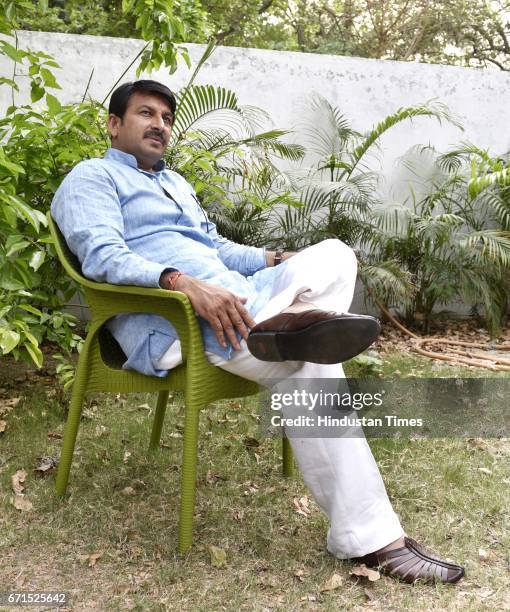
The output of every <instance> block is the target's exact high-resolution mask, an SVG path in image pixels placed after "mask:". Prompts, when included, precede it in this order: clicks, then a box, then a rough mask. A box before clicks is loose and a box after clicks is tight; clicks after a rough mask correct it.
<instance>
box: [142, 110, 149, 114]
mask: <svg viewBox="0 0 510 612" xmlns="http://www.w3.org/2000/svg"><path fill="white" fill-rule="evenodd" d="M141 114H142V115H150V112H149V111H148V110H143V111H141Z"/></svg>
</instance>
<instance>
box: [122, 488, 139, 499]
mask: <svg viewBox="0 0 510 612" xmlns="http://www.w3.org/2000/svg"><path fill="white" fill-rule="evenodd" d="M121 493H122V495H125V496H126V497H130V496H132V495H136V491H135V490H134V489H133V487H124V488H123V489H122V491H121Z"/></svg>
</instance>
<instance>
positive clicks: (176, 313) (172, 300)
mask: <svg viewBox="0 0 510 612" xmlns="http://www.w3.org/2000/svg"><path fill="white" fill-rule="evenodd" d="M81 288H82V290H83V292H84V294H85V298H86V301H87V304H88V306H89V308H90V310H91V313H92V326H93V327H94V328H96V329H98V328H99V327H100V326H101V325H103V324H104V323H105V322H106V321H107V320H108V319H111V318H112V317H114V316H116V315H119V314H125V313H130V312H131V313H135V312H147V313H151V314H155V315H160V316H162V317H164V318H165V319H167V320H168V321H169V322H170V323H171V324H172V325H173V326H174V327H175V329H176V330H177V333H178V335H179V340H180V342H181V346H182V352H183V356H185V357H188V358H190V357H191V356H194V357H196V356H198V354H200V356H201V357H200V358H201V359H203V358H205V357H204V353H203V351H204V347H203V342H202V336H201V333H200V327H199V325H198V320H197V316H196V314H195V311H194V310H193V306H192V305H191V302H190V301H189V299H188V297H187V295H186V294H184V293H182V292H181V291H168V290H166V289H153V288H150V287H136V286H131V285H111V284H109V283H96V282H94V281H89V280H88V279H85V282H84V283H81Z"/></svg>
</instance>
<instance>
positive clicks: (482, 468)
mask: <svg viewBox="0 0 510 612" xmlns="http://www.w3.org/2000/svg"><path fill="white" fill-rule="evenodd" d="M478 471H479V472H482V474H487V475H489V476H490V475H491V474H492V470H489V468H484V467H481V468H478Z"/></svg>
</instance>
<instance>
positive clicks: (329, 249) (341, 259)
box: [319, 238, 358, 270]
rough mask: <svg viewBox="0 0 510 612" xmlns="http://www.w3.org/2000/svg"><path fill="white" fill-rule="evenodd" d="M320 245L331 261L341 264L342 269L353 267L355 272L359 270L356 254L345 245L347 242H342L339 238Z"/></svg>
mask: <svg viewBox="0 0 510 612" xmlns="http://www.w3.org/2000/svg"><path fill="white" fill-rule="evenodd" d="M319 245H320V246H321V248H322V250H323V251H324V254H325V256H327V257H328V258H329V259H330V261H334V262H335V263H336V264H341V265H342V267H343V266H345V267H352V268H353V269H354V270H357V269H358V261H357V258H356V253H355V252H354V250H353V249H351V247H350V246H348V245H347V244H345V242H342V241H341V240H339V239H338V238H328V239H326V240H323V241H322V242H320V243H319Z"/></svg>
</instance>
